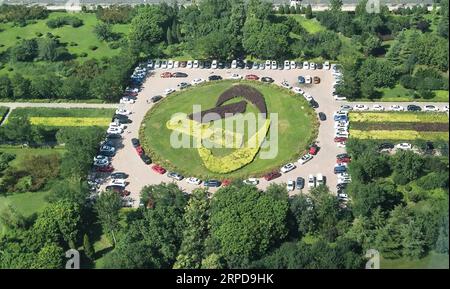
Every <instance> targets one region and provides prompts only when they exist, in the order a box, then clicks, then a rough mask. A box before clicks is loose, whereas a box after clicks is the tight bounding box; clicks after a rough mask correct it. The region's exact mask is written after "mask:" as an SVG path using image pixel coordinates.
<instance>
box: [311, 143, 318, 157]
mask: <svg viewBox="0 0 450 289" xmlns="http://www.w3.org/2000/svg"><path fill="white" fill-rule="evenodd" d="M319 150H320V148H319V146H318V145H316V144H313V145H312V146H310V147H309V153H310V154H311V155H313V156H315V155H317V153H318V152H319Z"/></svg>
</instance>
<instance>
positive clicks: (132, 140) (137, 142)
mask: <svg viewBox="0 0 450 289" xmlns="http://www.w3.org/2000/svg"><path fill="white" fill-rule="evenodd" d="M131 144H132V145H133V147H135V148H137V147H138V146H140V145H141V142H140V141H139V140H138V139H137V138H132V139H131Z"/></svg>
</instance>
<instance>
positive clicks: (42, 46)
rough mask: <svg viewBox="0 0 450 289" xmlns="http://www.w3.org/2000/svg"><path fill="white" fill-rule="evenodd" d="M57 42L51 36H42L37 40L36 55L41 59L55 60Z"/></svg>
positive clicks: (57, 55) (57, 54) (56, 58)
mask: <svg viewBox="0 0 450 289" xmlns="http://www.w3.org/2000/svg"><path fill="white" fill-rule="evenodd" d="M58 45H59V44H58V42H57V41H56V40H55V39H53V38H48V37H46V38H43V39H39V41H38V51H39V52H38V57H39V59H41V60H46V61H56V60H58V57H59V56H60V55H59V52H58Z"/></svg>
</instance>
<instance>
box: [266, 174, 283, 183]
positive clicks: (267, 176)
mask: <svg viewBox="0 0 450 289" xmlns="http://www.w3.org/2000/svg"><path fill="white" fill-rule="evenodd" d="M279 177H281V173H280V172H271V173H268V174H267V175H265V176H264V179H265V180H266V181H271V180H274V179H276V178H279Z"/></svg>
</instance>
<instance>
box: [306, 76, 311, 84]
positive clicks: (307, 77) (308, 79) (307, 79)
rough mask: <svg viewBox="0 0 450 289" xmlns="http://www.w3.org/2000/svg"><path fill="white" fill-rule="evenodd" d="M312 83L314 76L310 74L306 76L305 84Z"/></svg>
mask: <svg viewBox="0 0 450 289" xmlns="http://www.w3.org/2000/svg"><path fill="white" fill-rule="evenodd" d="M311 83H312V77H311V76H310V75H307V76H305V84H311Z"/></svg>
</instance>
